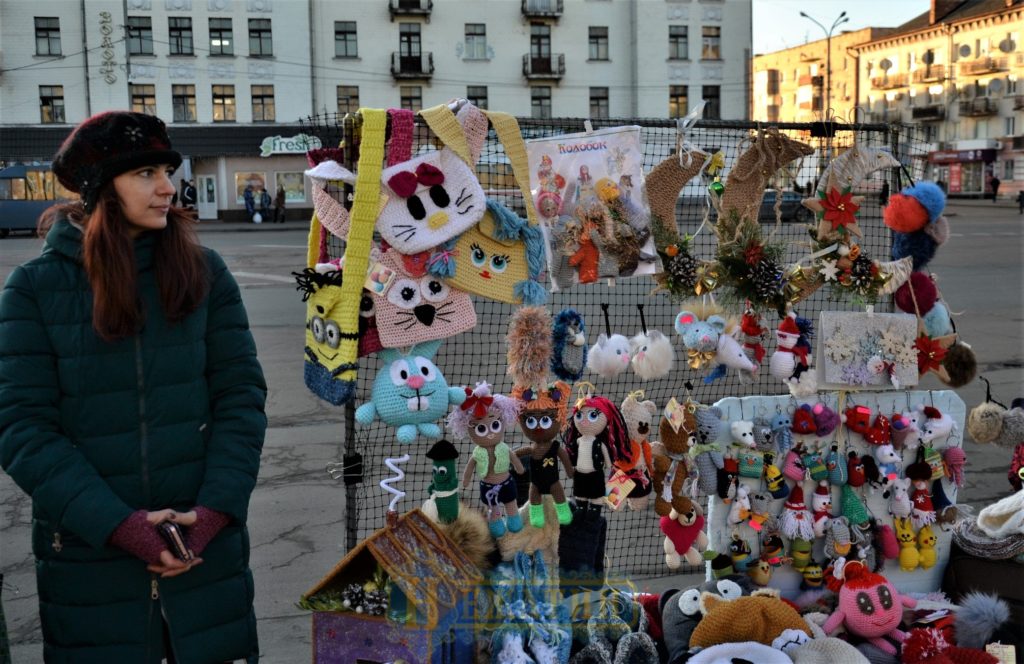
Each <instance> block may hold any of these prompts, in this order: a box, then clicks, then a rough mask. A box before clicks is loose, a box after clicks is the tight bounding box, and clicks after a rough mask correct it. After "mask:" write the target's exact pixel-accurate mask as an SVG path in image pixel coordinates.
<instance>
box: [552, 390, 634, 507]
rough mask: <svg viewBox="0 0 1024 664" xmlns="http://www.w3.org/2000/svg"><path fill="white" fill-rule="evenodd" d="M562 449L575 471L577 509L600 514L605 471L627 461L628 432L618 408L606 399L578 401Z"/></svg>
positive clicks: (574, 489)
mask: <svg viewBox="0 0 1024 664" xmlns="http://www.w3.org/2000/svg"><path fill="white" fill-rule="evenodd" d="M565 446H566V448H567V449H568V450H569V458H570V459H571V460H572V463H573V468H574V469H575V474H574V475H573V497H574V498H575V500H576V506H577V507H578V508H580V509H583V510H586V509H587V507H589V508H590V509H591V510H592V511H594V512H595V513H600V511H601V506H602V505H603V504H604V503H605V479H606V478H607V475H608V472H609V471H610V470H611V469H612V466H613V464H614V463H615V462H617V461H620V460H623V459H629V452H630V450H629V432H628V430H627V429H626V423H625V421H623V419H622V414H621V413H620V412H619V409H618V408H617V407H616V406H615V404H613V403H612V402H611V401H609V400H608V399H606V398H605V397H595V396H590V397H585V398H581V399H579V400H577V402H576V406H575V408H573V414H572V420H571V421H570V423H569V428H568V431H567V432H566V435H565Z"/></svg>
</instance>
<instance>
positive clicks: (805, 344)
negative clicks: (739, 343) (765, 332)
mask: <svg viewBox="0 0 1024 664" xmlns="http://www.w3.org/2000/svg"><path fill="white" fill-rule="evenodd" d="M813 334H814V327H813V325H812V323H811V321H809V320H808V319H806V318H800V317H799V316H797V315H796V314H795V313H793V312H790V313H789V314H788V315H787V316H786V317H785V318H783V320H782V322H781V323H779V328H778V329H777V330H776V331H775V338H776V340H777V342H778V346H777V347H776V349H775V352H774V353H772V356H771V360H770V361H769V364H768V370H769V372H770V373H771V375H772V376H773V377H775V378H777V379H779V380H781V381H782V382H783V383H785V384H786V385H787V386H788V387H789V390H790V392H791V393H792V394H793V395H794V396H806V395H810V394H814V393H815V392H816V391H817V378H816V377H815V375H814V372H812V371H810V367H811V364H812V362H813V359H812V352H811V344H810V338H811V337H812V336H813Z"/></svg>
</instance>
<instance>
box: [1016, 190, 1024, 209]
mask: <svg viewBox="0 0 1024 664" xmlns="http://www.w3.org/2000/svg"><path fill="white" fill-rule="evenodd" d="M1017 208H1018V214H1024V189H1021V190H1020V191H1018V192H1017Z"/></svg>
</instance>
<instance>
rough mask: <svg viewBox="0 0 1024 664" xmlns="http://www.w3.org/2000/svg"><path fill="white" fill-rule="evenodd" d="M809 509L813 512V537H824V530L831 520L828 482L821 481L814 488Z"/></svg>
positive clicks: (830, 498) (830, 493) (830, 494)
mask: <svg viewBox="0 0 1024 664" xmlns="http://www.w3.org/2000/svg"><path fill="white" fill-rule="evenodd" d="M811 508H812V509H813V510H814V512H813V515H814V536H815V537H824V536H825V528H826V527H827V526H828V522H829V520H830V519H831V518H832V492H831V491H830V490H829V486H828V482H826V481H824V480H822V481H820V482H818V486H816V487H815V488H814V494H813V495H812V496H811Z"/></svg>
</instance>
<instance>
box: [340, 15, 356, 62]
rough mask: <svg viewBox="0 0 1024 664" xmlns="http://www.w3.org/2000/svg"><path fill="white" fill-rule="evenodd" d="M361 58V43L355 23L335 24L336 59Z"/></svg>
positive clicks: (342, 22)
mask: <svg viewBox="0 0 1024 664" xmlns="http://www.w3.org/2000/svg"><path fill="white" fill-rule="evenodd" d="M358 56H359V42H358V40H357V36H356V22H355V21H335V22H334V57H336V58H355V57H358Z"/></svg>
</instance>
